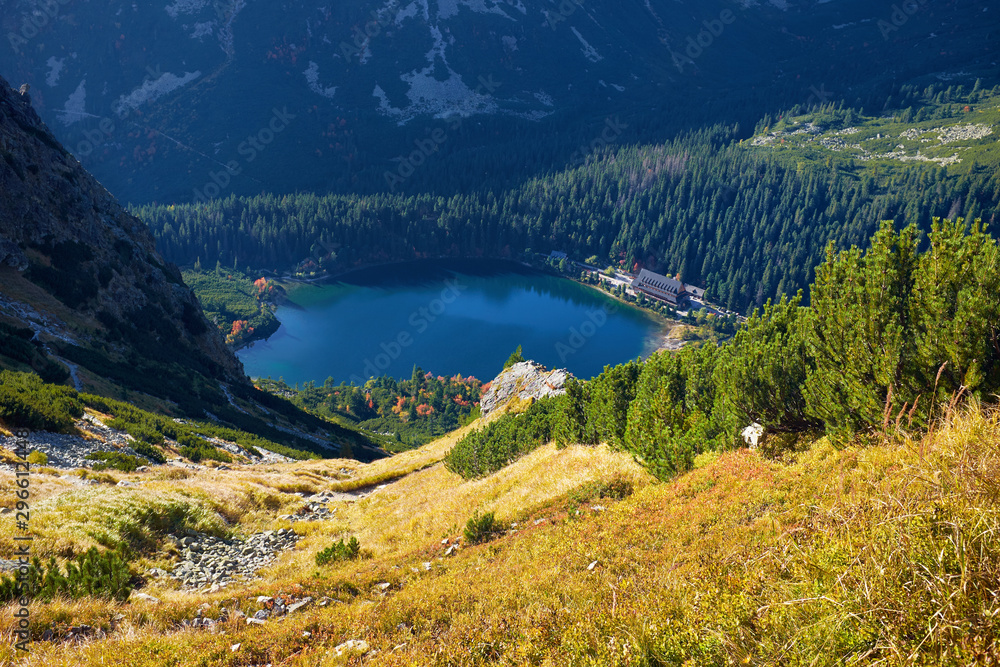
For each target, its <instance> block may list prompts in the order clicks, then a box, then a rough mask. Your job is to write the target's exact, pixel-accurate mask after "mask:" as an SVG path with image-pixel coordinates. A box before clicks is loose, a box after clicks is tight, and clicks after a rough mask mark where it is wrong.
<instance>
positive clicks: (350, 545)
mask: <svg viewBox="0 0 1000 667" xmlns="http://www.w3.org/2000/svg"><path fill="white" fill-rule="evenodd" d="M360 556H361V543H360V542H358V538H356V537H352V538H351V539H350V540H348V541H347V542H344V540H340V541H339V542H334V543H333V544H331V545H330V546H328V547H327V548H326V549H323V550H322V551H320V552H318V553H317V554H316V565H327V564H329V563H337V562H339V561H343V560H357V559H358V558H359V557H360Z"/></svg>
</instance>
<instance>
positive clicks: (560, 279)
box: [238, 258, 669, 383]
mask: <svg viewBox="0 0 1000 667" xmlns="http://www.w3.org/2000/svg"><path fill="white" fill-rule="evenodd" d="M566 278H567V276H563V275H558V274H555V273H553V272H550V271H545V270H539V268H538V267H536V266H532V265H530V264H526V263H524V262H518V261H515V260H509V259H500V260H480V259H478V258H476V259H465V260H454V259H452V258H443V259H438V258H432V259H420V260H409V261H405V262H392V263H387V264H382V265H379V266H378V267H364V268H363V269H360V270H353V271H350V272H345V273H341V274H338V275H336V276H324V277H323V278H322V279H319V280H315V279H314V280H309V281H304V280H286V279H282V280H281V282H280V284H281V286H282V288H283V289H285V290H286V292H287V293H286V295H285V298H283V299H282V300H281V301H282V303H281V308H282V309H286V310H283V312H281V313H279V315H278V319H279V321H280V323H281V324H280V327H279V330H278V331H277V333H276V334H275V335H273V336H271V337H269V338H267V339H263V340H255V341H253V342H251V343H250V344H248V345H245V346H243V347H241V348H240V349H239V350H238V353H239V356H240V358H241V360H243V362H244V364H245V366H246V367H247V372H248V374H249V375H251V376H252V377H258V376H259V377H267V376H268V375H270V376H271V377H278V376H280V375H283V376H284V377H285V378H286V381H293V380H294V379H296V378H298V379H299V380H300V381H310V380H314V381H317V382H320V381H322V380H323V378H325V377H328V376H332V377H334V378H335V379H336V380H338V381H339V380H345V381H346V380H347V379H349V378H350V379H352V380H354V381H356V382H361V383H363V382H364V381H365V380H366V378H368V377H377V376H380V375H392V376H394V377H398V378H399V377H405V376H409V371H410V368H411V367H412V365H414V364H415V365H419V366H421V367H423V368H425V369H428V370H432V371H434V372H436V373H440V374H444V375H454V374H456V373H459V374H461V375H463V376H467V375H473V376H476V377H486V376H489V377H492V376H493V375H495V372H494V371H496V370H498V368H499V364H501V363H502V361H503V359H502V358H500V357H501V356H502V357H504V358H506V356H507V355H509V353H510V351H511V350H513V349H514V348H515V347H517V345H518V344H521V342H522V341H523V342H524V343H525V350H526V352H527V353H529V354H531V356H532V357H534V358H537V359H538V360H539V361H540V362H541V363H545V364H546V365H548V366H550V367H553V368H560V367H569V368H570V370H573V371H574V372H576V371H579V372H581V373H582V374H583V375H584V376H586V377H590V375H591V374H592V372H593V374H596V373H599V372H600V370H602V369H603V367H604V365H606V364H616V363H621V362H623V361H627V360H629V359H635V358H636V357H643V358H645V357H647V356H648V355H649V354H651V353H652V352H653V351H655V349H656V348H657V347H658V345H659V342H660V341H661V340H662V339H663V335H664V333H665V331H668V330H669V325H667V324H666V323H665V322H664V321H661V320H660V318H657V317H656V316H655V315H654V314H653V313H649V312H645V311H643V309H641V308H636V307H635V305H634V304H628V303H624V302H622V301H620V300H618V299H614V300H612V299H613V295H611V294H608V293H606V292H602V291H600V290H598V291H594V290H592V289H581V288H580V286H579V285H581V283H579V282H578V281H575V280H572V279H570V280H567V279H566ZM588 287H589V286H588ZM310 288H312V289H310ZM466 290H468V291H466ZM452 291H454V293H452ZM459 295H461V298H458V297H459ZM452 302H455V303H454V304H453V305H452ZM619 304H623V305H627V306H629V307H628V308H621V307H620V305H619ZM305 310H308V311H310V312H309V313H308V314H307V313H305V312H303V311H305ZM602 310H603V311H605V315H604V316H603V317H602V316H601V314H600V311H602ZM428 311H429V312H428ZM407 316H408V317H407ZM438 318H440V321H436V320H437V319H438ZM598 330H600V333H598ZM425 331H428V333H424V332H425ZM317 332H319V333H317ZM318 341H322V342H318ZM262 344H263V346H264V347H265V349H260V346H261V345H262ZM508 347H509V348H510V349H507V348H508ZM532 347H533V348H534V349H531V348H532ZM254 348H257V349H254ZM306 348H308V349H309V350H310V351H308V352H307V351H306ZM407 348H408V349H407ZM251 350H253V351H251ZM630 350H631V351H630ZM309 355H312V356H311V357H310V356H309ZM387 355H390V356H391V359H390V356H387ZM493 356H497V364H498V368H497V369H494V368H493V365H492V364H490V363H489V360H491V359H492V358H493ZM411 362H412V363H411ZM404 365H405V366H406V368H403V366H404Z"/></svg>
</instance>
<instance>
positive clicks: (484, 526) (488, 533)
mask: <svg viewBox="0 0 1000 667" xmlns="http://www.w3.org/2000/svg"><path fill="white" fill-rule="evenodd" d="M502 532H503V526H502V525H501V524H500V522H498V521H497V519H496V516H495V515H494V514H493V512H486V513H485V514H480V513H479V512H478V511H476V512H475V513H474V514H473V515H472V516H471V517H469V520H468V522H467V523H466V524H465V542H466V544H482V543H483V542H489V541H490V540H492V539H494V538H495V537H497V536H498V535H499V534H500V533H502Z"/></svg>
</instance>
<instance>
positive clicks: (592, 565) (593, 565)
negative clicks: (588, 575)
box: [587, 560, 597, 570]
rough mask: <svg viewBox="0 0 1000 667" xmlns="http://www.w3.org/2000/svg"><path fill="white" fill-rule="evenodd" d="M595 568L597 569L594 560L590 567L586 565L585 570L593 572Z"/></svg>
mask: <svg viewBox="0 0 1000 667" xmlns="http://www.w3.org/2000/svg"><path fill="white" fill-rule="evenodd" d="M595 567H597V561H596V560H595V561H594V562H593V563H591V564H590V565H588V566H587V569H588V570H593V569H594V568H595Z"/></svg>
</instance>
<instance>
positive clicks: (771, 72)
mask: <svg viewBox="0 0 1000 667" xmlns="http://www.w3.org/2000/svg"><path fill="white" fill-rule="evenodd" d="M911 5H912V6H911ZM911 5H907V7H906V10H905V11H904V10H903V9H901V8H898V7H897V5H896V4H892V3H885V4H884V5H883V4H878V3H875V4H873V3H870V2H864V1H863V0H836V1H835V2H828V1H823V0H769V1H766V2H765V1H757V0H741V1H740V2H729V1H723V0H709V1H707V2H706V1H705V0H643V1H642V2H639V1H638V0H629V1H628V2H624V3H622V2H619V1H618V0H594V1H591V0H588V1H587V2H582V1H579V0H561V1H557V0H349V1H346V2H341V3H332V4H331V3H316V2H311V1H309V0H290V1H288V2H283V3H265V2H247V1H246V0H216V1H214V2H209V1H208V0H163V1H162V2H158V3H132V2H125V1H124V0H110V1H109V2H104V3H81V2H77V3H62V2H53V3H48V4H47V5H46V4H44V3H38V2H36V1H35V0H7V1H6V2H5V3H4V9H3V12H2V13H0V14H2V16H0V27H2V33H3V35H4V36H5V37H6V39H5V40H4V41H6V42H8V44H5V47H6V48H4V49H0V72H4V73H5V75H7V76H8V77H16V78H17V79H18V80H19V81H28V82H30V83H31V84H32V86H33V91H34V94H35V95H36V99H37V103H38V108H39V109H40V112H41V114H42V116H43V117H44V118H45V119H46V120H47V121H48V122H49V123H50V125H52V126H53V128H55V131H56V133H57V136H58V137H59V139H60V140H61V141H63V143H64V144H66V145H67V146H68V147H69V148H70V149H71V150H72V152H73V153H74V154H75V155H76V156H77V157H79V158H80V159H81V160H82V161H83V162H84V164H85V165H86V166H87V167H88V168H90V169H92V170H93V171H94V173H95V174H97V175H98V177H99V178H100V179H101V180H102V181H103V182H105V183H106V184H107V185H108V187H109V188H110V189H111V191H112V192H114V193H115V194H116V195H118V196H120V197H123V198H125V199H127V200H128V201H130V202H135V203H138V202H146V201H151V200H154V199H155V200H158V201H161V202H164V201H165V202H181V201H191V200H193V199H199V198H201V197H216V196H225V195H227V194H228V193H230V192H233V193H236V194H248V193H257V192H260V191H261V190H269V191H275V192H282V191H292V190H295V191H301V190H303V189H306V190H334V191H340V192H346V191H358V190H359V189H360V190H376V189H377V190H385V189H386V188H388V187H394V188H397V187H398V188H402V189H404V190H407V189H413V188H421V187H423V188H425V189H426V186H428V185H433V186H435V187H447V188H455V187H458V186H460V185H461V184H462V183H464V182H466V181H468V182H469V183H472V182H476V181H481V180H482V178H483V177H484V176H488V177H489V178H490V179H491V180H492V181H493V182H496V181H498V180H504V179H511V178H522V177H523V174H524V171H525V170H526V169H549V168H552V167H554V166H560V165H562V166H565V164H566V163H573V162H578V161H582V160H583V159H584V158H585V157H586V155H587V154H588V153H589V152H591V151H592V150H593V148H594V143H595V142H597V144H598V145H600V142H601V141H602V140H603V141H604V142H605V143H608V142H609V141H610V142H611V143H623V142H629V141H638V140H642V141H657V140H661V139H663V138H665V137H668V136H672V135H673V134H674V133H675V132H676V131H677V130H678V128H682V127H685V126H688V127H690V126H698V125H702V124H706V123H708V124H711V123H714V122H733V121H734V120H744V121H748V122H750V123H752V122H755V121H756V119H757V118H758V117H759V116H760V115H761V114H763V113H765V112H768V111H774V110H778V109H782V108H788V107H789V106H791V105H793V104H796V103H803V104H805V103H807V102H811V103H825V102H831V101H837V100H841V99H843V100H845V101H846V102H847V103H848V104H855V103H859V104H868V103H869V101H870V100H871V99H879V98H884V97H885V95H887V94H891V93H892V89H893V87H894V86H897V85H898V84H900V83H904V82H909V81H912V80H913V78H914V77H920V76H923V77H928V76H931V78H933V76H934V75H940V76H948V77H952V78H956V77H957V78H956V81H957V82H961V81H958V79H961V78H962V77H963V76H972V77H973V78H974V77H975V76H976V75H977V74H978V73H982V72H987V71H989V70H990V69H991V68H992V65H990V63H991V62H994V61H995V60H996V47H995V45H996V43H997V25H998V24H997V20H998V13H997V11H996V9H995V8H992V7H988V6H985V5H983V3H981V2H975V1H974V0H949V1H948V2H944V3H929V2H914V3H911ZM109 17H113V20H108V19H109ZM834 63H836V64H835V65H833V64H834ZM932 72H933V73H935V74H934V75H931V74H930V73H932ZM878 107H881V103H879V104H878ZM473 158H478V160H477V163H476V165H475V169H474V170H469V169H463V168H461V167H460V166H461V165H467V164H468V163H469V160H471V159H473ZM471 172H474V173H471ZM387 173H388V174H390V175H391V174H396V175H397V176H399V177H400V179H401V180H399V181H397V180H394V179H390V180H389V181H387V179H386V178H385V175H386V174H387ZM442 178H447V179H450V180H452V181H454V182H453V183H447V184H446V185H445V184H442V182H441V180H442Z"/></svg>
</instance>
